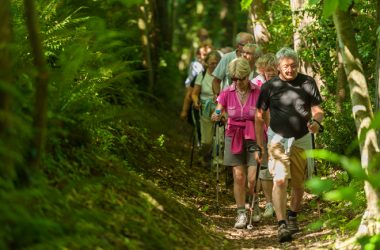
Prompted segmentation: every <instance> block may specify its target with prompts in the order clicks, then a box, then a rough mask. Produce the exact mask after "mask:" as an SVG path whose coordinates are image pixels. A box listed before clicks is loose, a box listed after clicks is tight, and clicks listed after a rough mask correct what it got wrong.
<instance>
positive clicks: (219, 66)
mask: <svg viewBox="0 0 380 250" xmlns="http://www.w3.org/2000/svg"><path fill="white" fill-rule="evenodd" d="M197 58H198V60H197V61H195V62H193V63H192V65H191V66H190V70H189V76H188V78H187V79H186V82H185V85H186V88H187V92H186V96H185V99H184V105H183V109H182V112H181V117H182V118H185V117H186V116H187V115H189V109H190V105H192V106H193V107H192V108H193V109H195V110H199V111H200V131H201V148H202V151H203V152H204V153H206V154H205V155H207V152H210V150H211V149H212V140H213V134H214V133H215V132H214V130H215V129H216V127H219V126H215V124H216V123H218V124H220V123H222V124H224V126H223V128H224V130H225V133H224V152H223V165H224V166H230V167H231V168H232V173H233V194H234V198H235V202H236V211H237V216H236V222H235V225H234V227H235V228H237V229H243V228H246V227H247V226H248V223H249V219H248V211H247V209H246V206H245V203H246V192H247V191H246V190H247V187H246V184H247V183H248V193H249V194H250V195H253V194H254V193H255V185H257V183H258V182H260V183H261V187H262V190H263V193H264V196H265V199H266V205H265V212H264V213H263V216H264V217H272V216H273V214H275V216H276V218H277V222H278V239H279V241H280V242H284V241H289V240H291V239H292V235H293V234H294V233H296V232H298V231H299V226H298V222H297V213H298V212H299V211H300V208H301V202H302V199H303V194H304V182H305V180H306V178H307V176H308V174H310V171H311V169H313V166H311V165H312V161H311V160H310V159H309V160H308V159H307V158H306V157H305V156H304V151H305V150H308V149H312V144H313V143H312V135H313V134H315V133H317V132H319V131H321V130H322V129H323V127H322V125H321V122H322V119H323V110H322V108H321V107H320V104H321V102H322V98H321V95H320V93H319V90H318V87H317V84H316V82H315V80H314V79H313V78H312V77H310V76H307V75H304V74H302V73H300V72H299V70H298V69H299V57H298V54H297V53H296V52H295V51H294V50H293V49H291V48H288V47H284V48H281V49H280V50H278V51H277V53H276V54H273V53H263V52H262V49H261V48H260V46H258V45H257V44H255V43H254V37H253V35H252V34H250V33H246V32H240V33H238V34H237V36H236V49H235V50H233V51H231V52H228V53H225V54H223V53H221V52H220V51H217V50H213V49H212V46H210V45H209V44H208V43H207V42H206V43H204V44H201V46H200V47H199V48H198V50H197ZM190 103H192V104H190ZM224 130H223V131H224ZM205 162H207V159H205ZM208 163H209V162H208ZM288 185H289V186H290V190H291V194H290V207H289V209H288V210H287V189H288ZM252 209H254V211H255V213H254V216H253V221H256V222H257V221H260V219H261V214H260V210H259V208H258V203H257V202H256V206H255V208H251V211H252ZM251 219H252V214H251Z"/></svg>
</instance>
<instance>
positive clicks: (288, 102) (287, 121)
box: [256, 73, 322, 139]
mask: <svg viewBox="0 0 380 250" xmlns="http://www.w3.org/2000/svg"><path fill="white" fill-rule="evenodd" d="M321 102H322V98H321V95H320V93H319V90H318V87H317V84H316V83H315V81H314V79H313V78H311V77H310V76H307V75H304V74H301V73H298V75H297V77H296V78H295V79H294V80H292V81H283V80H281V79H280V78H279V77H278V76H277V77H274V78H272V79H271V80H270V81H268V82H267V83H265V84H264V85H263V86H262V87H261V93H260V96H259V100H258V101H257V105H256V106H257V108H260V109H263V110H268V108H269V110H270V124H269V126H270V128H271V129H272V130H273V131H274V132H275V133H277V134H280V135H282V136H283V137H285V138H290V137H295V138H296V139H299V138H301V137H303V136H304V135H306V134H307V133H308V129H307V122H308V121H309V120H310V118H311V107H312V106H316V105H319V104H320V103H321Z"/></svg>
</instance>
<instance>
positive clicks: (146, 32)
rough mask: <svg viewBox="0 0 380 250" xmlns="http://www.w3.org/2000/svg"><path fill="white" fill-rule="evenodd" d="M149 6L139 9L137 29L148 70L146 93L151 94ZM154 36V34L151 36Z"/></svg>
mask: <svg viewBox="0 0 380 250" xmlns="http://www.w3.org/2000/svg"><path fill="white" fill-rule="evenodd" d="M148 9H149V5H148V4H144V5H142V6H141V7H140V10H141V14H142V19H141V21H139V28H140V30H141V31H142V37H141V39H142V43H143V46H144V48H145V60H146V62H145V66H146V68H147V70H148V88H147V89H148V92H149V93H150V94H152V93H153V88H154V74H153V72H154V63H153V61H154V60H153V55H152V53H153V49H152V41H151V40H152V37H151V36H152V34H151V32H150V31H151V30H152V29H151V23H150V20H149V18H148V11H149V10H148ZM153 35H154V34H153Z"/></svg>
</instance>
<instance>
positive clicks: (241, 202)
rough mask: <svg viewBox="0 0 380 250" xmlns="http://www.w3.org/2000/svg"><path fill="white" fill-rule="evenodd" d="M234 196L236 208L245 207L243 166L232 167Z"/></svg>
mask: <svg viewBox="0 0 380 250" xmlns="http://www.w3.org/2000/svg"><path fill="white" fill-rule="evenodd" d="M233 176H234V197H235V202H236V206H237V207H238V208H240V207H245V181H246V176H245V169H244V167H243V166H234V167H233Z"/></svg>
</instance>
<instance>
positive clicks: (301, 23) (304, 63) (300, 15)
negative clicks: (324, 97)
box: [290, 0, 322, 86]
mask: <svg viewBox="0 0 380 250" xmlns="http://www.w3.org/2000/svg"><path fill="white" fill-rule="evenodd" d="M306 4H307V0H291V1H290V6H291V8H292V19H293V26H294V33H293V42H294V50H295V51H297V52H301V51H302V50H304V49H305V41H304V38H303V37H304V36H305V34H304V33H302V31H303V30H306V28H307V26H309V25H310V24H311V23H312V22H313V21H314V19H313V17H312V16H311V15H309V14H308V13H307V11H306V8H305V6H306ZM301 54H302V53H301ZM300 71H301V72H302V73H303V74H306V75H309V76H312V77H313V78H315V81H316V82H317V85H318V86H320V85H321V83H322V81H321V77H320V75H319V74H318V72H315V70H313V67H312V62H310V61H309V59H308V58H303V57H301V61H300Z"/></svg>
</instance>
